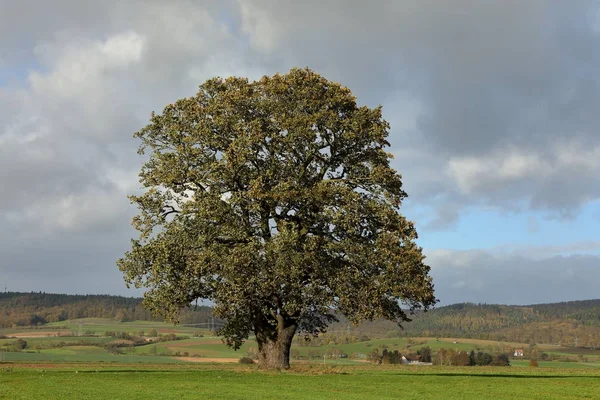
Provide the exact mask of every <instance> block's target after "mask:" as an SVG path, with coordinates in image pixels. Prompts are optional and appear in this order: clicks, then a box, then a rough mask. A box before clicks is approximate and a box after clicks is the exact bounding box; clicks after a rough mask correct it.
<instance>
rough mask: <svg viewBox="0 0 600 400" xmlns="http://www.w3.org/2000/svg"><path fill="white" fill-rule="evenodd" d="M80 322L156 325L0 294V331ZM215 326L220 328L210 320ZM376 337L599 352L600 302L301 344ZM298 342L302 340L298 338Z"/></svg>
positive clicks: (503, 310)
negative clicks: (492, 342) (538, 345)
mask: <svg viewBox="0 0 600 400" xmlns="http://www.w3.org/2000/svg"><path fill="white" fill-rule="evenodd" d="M80 318H106V319H114V320H117V321H123V322H126V321H133V320H146V321H148V320H160V318H156V317H153V316H152V315H151V314H150V312H148V311H147V310H146V309H144V307H143V306H142V299H141V298H135V297H122V296H109V295H65V294H49V293H15V292H8V293H0V328H7V327H12V326H38V325H44V324H46V323H49V322H60V321H64V320H73V319H80ZM211 321H212V309H211V308H210V307H205V306H199V307H192V308H188V309H184V310H182V313H181V318H180V322H181V323H182V324H198V325H201V324H206V326H205V327H207V326H208V324H209V322H211ZM216 322H217V325H220V324H219V322H222V321H216ZM334 337H337V338H340V337H344V338H346V339H347V342H350V343H353V342H357V341H364V340H365V338H380V337H456V338H472V339H486V340H495V341H512V342H520V343H546V344H557V345H563V346H569V347H586V348H593V349H597V348H600V300H585V301H571V302H563V303H551V304H536V305H529V306H507V305H497V304H474V303H460V304H453V305H450V306H445V307H439V308H436V309H434V310H431V311H429V312H426V313H418V314H416V315H413V316H412V321H411V322H406V323H404V325H403V329H401V328H399V327H398V326H397V325H396V324H394V323H392V322H390V321H383V320H377V321H368V322H365V323H363V324H360V325H359V326H352V325H351V324H349V323H348V321H347V320H345V319H344V318H343V317H340V321H339V322H338V323H334V324H332V325H331V326H330V327H329V329H328V334H326V335H321V336H320V338H317V339H313V341H311V342H312V343H311V342H307V343H305V344H307V345H315V344H321V343H322V342H323V343H327V344H329V343H330V342H332V341H333V342H334V340H333V339H332V338H334ZM297 340H298V341H302V342H303V338H302V339H301V338H300V337H298V339H297Z"/></svg>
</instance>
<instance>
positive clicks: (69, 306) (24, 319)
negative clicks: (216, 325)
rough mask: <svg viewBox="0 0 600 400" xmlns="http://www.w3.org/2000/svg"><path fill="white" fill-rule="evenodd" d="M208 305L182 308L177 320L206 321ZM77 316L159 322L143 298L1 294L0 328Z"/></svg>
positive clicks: (38, 324) (208, 319) (187, 322)
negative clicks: (144, 303) (147, 308)
mask: <svg viewBox="0 0 600 400" xmlns="http://www.w3.org/2000/svg"><path fill="white" fill-rule="evenodd" d="M211 317H212V309H211V308H210V307H205V306H199V307H192V308H188V309H184V310H182V312H181V318H180V322H181V323H184V324H200V323H208V322H209V321H210V320H211ZM80 318H106V319H114V320H116V321H119V322H126V321H134V320H142V321H159V320H161V319H160V318H159V317H154V316H152V314H151V313H150V312H149V311H148V310H146V309H145V308H144V307H143V306H142V299H141V298H136V297H122V296H110V295H68V294H50V293H19V292H7V293H0V328H9V327H13V326H17V327H18V326H40V325H44V324H47V323H50V322H60V321H65V320H73V319H80Z"/></svg>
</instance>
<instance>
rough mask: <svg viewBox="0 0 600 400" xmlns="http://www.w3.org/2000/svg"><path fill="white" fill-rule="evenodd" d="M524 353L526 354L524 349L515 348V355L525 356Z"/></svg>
mask: <svg viewBox="0 0 600 400" xmlns="http://www.w3.org/2000/svg"><path fill="white" fill-rule="evenodd" d="M524 355H525V352H524V351H523V349H515V353H514V356H515V357H523V356H524Z"/></svg>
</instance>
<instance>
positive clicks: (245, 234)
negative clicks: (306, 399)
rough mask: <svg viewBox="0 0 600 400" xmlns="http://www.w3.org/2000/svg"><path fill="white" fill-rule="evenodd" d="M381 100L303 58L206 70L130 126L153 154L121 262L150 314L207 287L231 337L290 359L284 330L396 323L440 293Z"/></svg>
mask: <svg viewBox="0 0 600 400" xmlns="http://www.w3.org/2000/svg"><path fill="white" fill-rule="evenodd" d="M388 130H389V124H388V123H387V122H386V121H385V120H384V119H383V117H382V110H381V107H377V108H373V109H371V108H368V107H365V106H358V105H357V103H356V99H355V97H354V96H353V95H352V93H351V92H350V90H349V89H348V88H346V87H344V86H342V85H340V84H338V83H335V82H331V81H328V80H327V79H325V78H323V77H321V76H320V75H318V74H317V73H315V72H313V71H311V70H309V69H293V70H291V71H290V72H289V73H287V74H284V75H280V74H277V75H274V76H265V77H263V78H262V79H260V80H258V81H253V82H250V81H249V80H248V79H245V78H237V77H232V78H228V79H221V78H215V79H211V80H208V81H207V82H205V83H204V84H202V85H201V86H200V89H199V91H198V93H197V94H196V96H194V97H190V98H185V99H181V100H178V101H177V102H175V103H174V104H169V105H168V106H166V107H165V109H164V110H163V112H162V113H161V114H154V113H153V114H152V117H151V120H150V123H149V125H147V126H146V127H145V128H143V129H141V130H140V131H139V132H137V133H136V134H135V137H137V138H139V139H140V140H141V146H140V149H139V153H140V154H148V155H149V157H148V160H147V162H146V163H145V164H144V165H143V167H142V169H141V172H140V182H141V183H142V185H143V187H144V188H145V191H144V192H143V193H142V194H140V195H135V196H131V197H130V199H131V200H132V202H134V203H135V204H137V206H138V208H139V214H138V215H137V216H136V217H135V218H134V220H133V225H134V226H135V228H136V229H137V230H138V231H139V233H140V235H139V238H138V239H137V240H133V241H132V248H131V250H130V251H128V252H127V253H126V254H125V256H124V257H123V258H122V259H120V260H119V261H118V266H119V268H120V269H121V271H122V272H123V273H124V276H125V280H126V282H127V284H128V285H135V286H136V287H145V288H147V291H146V292H145V294H144V299H145V300H144V302H145V305H146V306H147V307H149V309H151V310H152V311H153V312H155V313H158V314H161V315H162V316H164V317H165V318H166V319H169V320H172V321H177V314H178V311H179V310H180V308H181V307H184V306H187V305H189V304H190V303H192V302H194V301H195V300H197V299H208V300H210V301H212V302H213V304H214V305H215V314H216V315H217V316H218V317H220V318H222V319H224V320H225V321H226V323H225V326H224V327H223V328H222V329H221V330H220V334H222V335H223V336H224V338H225V339H226V342H227V344H228V345H230V346H233V347H234V348H239V346H240V345H241V344H242V343H243V341H244V340H246V339H247V338H248V337H249V335H251V334H253V335H255V337H256V341H257V343H258V352H259V364H260V365H261V366H262V367H264V368H288V367H289V356H290V346H291V343H292V339H293V336H294V334H296V333H298V332H301V333H303V334H307V335H310V334H313V335H314V334H318V333H319V332H323V331H324V330H325V329H326V327H327V325H328V324H329V323H330V322H332V321H335V320H336V315H344V316H346V317H347V318H348V319H349V320H350V321H351V322H353V323H358V322H359V321H361V320H365V319H368V320H372V319H374V318H386V319H389V320H393V321H396V322H397V323H399V324H400V323H401V322H403V321H406V320H407V319H408V318H409V314H410V313H411V312H413V311H415V310H417V309H428V308H430V307H431V306H432V305H433V304H434V303H435V301H436V300H435V297H434V294H433V284H432V281H431V277H430V276H429V267H428V266H427V265H426V264H425V263H424V256H423V254H422V251H421V248H420V247H419V246H417V244H416V243H415V239H416V238H417V232H416V231H415V228H414V226H413V224H412V223H411V222H410V221H408V220H407V219H406V218H405V217H404V216H402V215H401V214H400V213H399V207H400V206H401V203H402V200H403V199H404V198H405V197H406V193H405V192H404V191H403V189H402V181H401V177H400V175H399V174H398V173H397V172H396V171H395V170H394V169H392V168H391V167H390V159H391V155H390V154H389V153H387V152H386V151H385V148H386V147H388V146H389V143H388V141H387V137H388Z"/></svg>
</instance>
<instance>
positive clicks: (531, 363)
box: [529, 358, 540, 368]
mask: <svg viewBox="0 0 600 400" xmlns="http://www.w3.org/2000/svg"><path fill="white" fill-rule="evenodd" d="M529 366H530V367H532V368H536V367H539V366H540V365H539V364H538V362H537V360H535V359H533V358H532V359H531V360H529Z"/></svg>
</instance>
